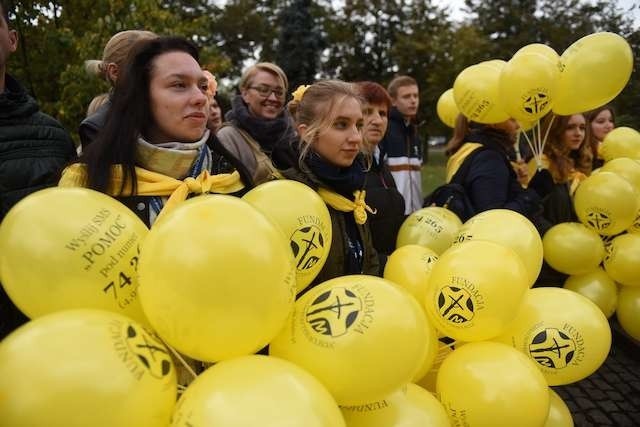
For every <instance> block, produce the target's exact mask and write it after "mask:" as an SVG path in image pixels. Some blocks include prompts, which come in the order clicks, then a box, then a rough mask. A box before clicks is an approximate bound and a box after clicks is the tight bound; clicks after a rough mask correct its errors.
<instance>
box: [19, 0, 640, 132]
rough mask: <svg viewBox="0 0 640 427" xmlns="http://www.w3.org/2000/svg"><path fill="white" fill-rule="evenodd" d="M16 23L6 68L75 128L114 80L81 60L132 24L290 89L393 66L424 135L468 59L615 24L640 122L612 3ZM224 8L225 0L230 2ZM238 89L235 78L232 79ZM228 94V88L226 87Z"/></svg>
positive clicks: (627, 32) (319, 5)
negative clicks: (411, 92)
mask: <svg viewBox="0 0 640 427" xmlns="http://www.w3.org/2000/svg"><path fill="white" fill-rule="evenodd" d="M12 3H13V5H14V6H15V8H14V13H13V15H12V19H11V25H12V27H13V28H15V29H17V30H18V32H19V34H20V42H19V49H18V52H16V53H15V54H14V55H13V56H12V57H11V59H10V60H9V65H8V70H9V72H10V73H11V74H13V75H15V76H16V77H17V78H18V79H19V80H20V81H22V82H23V84H24V85H25V86H26V87H27V88H28V89H29V90H30V91H31V92H32V93H33V94H34V95H35V96H36V98H37V99H38V101H39V103H40V105H41V107H42V109H43V110H44V111H45V112H47V113H49V114H52V115H53V116H55V117H57V118H58V119H60V120H61V121H62V123H63V124H64V126H65V127H66V128H67V129H69V130H70V131H71V133H72V134H74V137H75V133H76V129H77V126H78V124H79V123H80V121H81V120H82V119H83V118H84V116H85V111H86V108H87V106H88V104H89V102H90V100H91V99H92V98H93V97H94V96H95V95H97V94H99V93H102V92H105V91H107V90H108V86H107V85H106V84H105V83H104V82H102V81H100V80H98V79H96V78H95V77H92V76H89V75H88V74H87V73H86V72H85V70H84V61H85V60H88V59H99V58H101V56H102V49H103V48H104V45H105V43H106V42H107V41H108V40H109V38H110V37H111V36H112V35H113V34H115V33H116V32H118V31H122V30H125V29H147V30H151V31H155V32H157V33H158V34H163V35H169V34H172V35H183V36H186V37H189V38H191V39H192V40H193V41H194V42H196V44H198V45H199V46H200V48H201V62H202V65H203V67H205V68H207V69H209V70H210V71H212V72H213V73H214V74H215V75H216V76H218V77H219V78H222V79H223V82H233V81H234V80H236V79H237V78H238V77H239V76H240V73H241V71H242V69H243V68H244V67H246V66H247V65H248V64H249V63H252V62H255V61H259V60H264V61H274V62H276V63H279V64H280V65H281V66H283V67H284V68H285V70H287V72H288V74H289V77H290V78H291V80H292V82H291V83H292V84H291V85H292V87H293V88H295V85H297V84H298V83H308V82H310V81H311V80H312V79H313V77H314V76H318V75H320V76H322V77H323V78H341V79H344V80H373V81H378V82H380V83H382V84H386V83H388V82H389V80H390V79H391V78H392V77H393V76H394V75H396V74H399V73H402V74H409V75H412V76H413V77H415V78H416V80H417V81H418V84H419V86H420V89H421V103H420V104H421V105H420V112H419V115H420V118H421V120H422V121H423V122H424V123H425V126H426V127H423V128H421V129H422V130H421V132H427V133H429V134H433V135H446V134H447V133H448V132H449V130H448V129H447V128H445V127H444V125H442V124H441V123H440V121H439V120H438V118H437V116H436V113H435V105H436V102H437V100H438V97H439V96H440V94H441V93H442V92H444V91H445V90H446V89H448V88H450V87H451V86H452V85H453V82H454V79H455V77H456V75H457V74H458V73H459V72H460V71H462V70H463V69H464V68H465V67H467V66H469V65H471V64H474V63H477V62H480V61H483V60H487V59H492V58H501V59H506V60H508V59H509V58H510V57H511V55H513V53H514V52H515V51H516V50H518V49H519V48H521V47H522V46H525V45H527V44H530V43H535V42H538V43H547V44H549V45H550V46H552V47H553V48H555V49H556V51H558V53H562V51H564V49H566V48H567V47H568V46H569V45H570V44H571V43H573V42H574V41H576V40H577V39H579V38H580V37H582V36H584V35H587V34H590V33H593V32H596V31H612V32H615V33H618V34H620V35H622V36H623V37H625V38H626V39H627V41H628V42H629V43H630V45H631V46H632V50H633V53H634V57H635V58H636V64H635V69H634V74H633V75H632V77H631V80H630V82H629V84H628V86H627V87H626V88H625V90H624V91H623V92H622V94H621V95H620V96H619V97H618V98H617V99H616V100H615V103H614V104H615V107H617V112H618V119H619V120H618V121H619V124H621V125H622V124H624V125H627V126H632V127H635V128H640V114H639V113H638V105H640V75H639V74H638V70H637V68H638V65H637V59H638V58H640V32H639V31H638V29H639V28H638V24H637V23H635V22H634V21H633V20H632V19H630V17H631V15H630V14H629V13H628V12H627V11H624V10H621V9H619V8H618V7H617V6H616V4H615V3H614V2H610V1H608V0H591V1H585V0H466V5H467V9H468V12H469V18H468V19H466V20H465V21H463V22H454V21H452V20H451V19H450V17H449V11H448V10H447V9H446V8H443V7H440V6H437V5H436V4H435V3H434V0H425V1H410V0H388V1H385V0H366V1H365V0H346V1H344V2H342V3H337V2H333V1H331V0H316V1H313V0H228V1H226V2H224V3H222V2H213V1H211V0H129V1H125V0H105V1H99V2H96V1H88V0H48V1H26V0H15V1H13V2H12ZM221 3H222V5H221V6H218V5H219V4H221ZM229 86H230V85H229ZM221 90H222V91H223V92H224V93H225V94H227V95H229V94H230V91H231V90H232V88H231V87H226V88H225V87H221Z"/></svg>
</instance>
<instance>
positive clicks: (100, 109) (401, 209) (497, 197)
mask: <svg viewBox="0 0 640 427" xmlns="http://www.w3.org/2000/svg"><path fill="white" fill-rule="evenodd" d="M0 21H1V22H0V53H1V56H0V86H1V88H2V93H1V94H0V114H2V116H3V121H2V133H0V159H1V160H2V162H0V220H2V218H3V217H4V216H5V215H6V213H7V212H8V211H9V209H11V207H12V206H13V205H14V204H16V203H17V202H18V201H19V200H20V199H22V198H24V197H26V196H27V195H28V194H30V193H33V192H35V191H38V190H40V189H42V188H44V187H47V186H55V185H60V186H67V187H69V186H78V187H86V188H91V189H93V190H97V191H99V192H103V193H106V194H109V195H111V196H113V197H115V198H117V199H118V200H120V201H121V202H122V203H124V204H125V205H126V206H128V207H129V208H130V209H131V210H132V211H134V212H135V213H136V214H137V215H138V216H139V217H140V218H141V219H142V220H143V221H144V222H145V223H146V224H147V225H148V226H151V225H152V224H153V223H154V221H156V219H157V218H158V216H159V215H160V214H161V212H162V209H163V206H164V204H165V203H166V200H167V198H168V197H169V196H170V195H171V187H170V186H150V185H149V184H150V183H162V182H176V180H177V181H181V180H184V179H186V178H188V177H193V178H196V177H198V176H201V174H203V173H204V172H206V173H208V174H211V175H223V174H224V175H225V177H226V181H225V184H224V185H222V186H220V187H215V186H214V187H213V188H212V190H211V192H214V193H222V194H232V195H237V196H240V195H242V194H244V193H246V192H247V191H249V190H250V189H252V188H254V187H255V186H257V185H260V184H262V183H265V182H268V181H271V180H275V179H292V180H296V181H299V182H302V183H304V184H306V185H307V186H309V187H310V188H312V189H314V190H315V191H317V192H318V194H319V195H320V197H322V199H323V200H324V201H325V202H326V204H327V207H328V209H329V212H330V216H331V224H332V227H333V241H332V242H331V251H330V254H329V256H328V259H327V262H326V263H325V265H324V268H323V269H322V271H321V272H320V274H319V275H318V276H317V278H316V279H315V281H314V282H313V284H317V283H320V282H322V281H325V280H328V279H331V278H334V277H338V276H343V275H348V274H371V275H378V276H380V275H382V272H383V270H384V265H385V262H386V258H387V257H388V256H389V255H390V254H391V253H392V252H393V250H394V249H395V243H396V235H397V233H398V230H399V228H400V226H401V224H402V222H403V221H404V219H405V218H406V216H407V215H409V214H411V213H412V212H414V211H416V210H418V209H420V208H422V207H423V194H422V179H421V170H422V167H423V152H422V147H423V145H422V141H421V139H420V137H419V134H418V128H417V122H416V114H417V111H418V106H419V86H418V83H417V82H416V81H415V80H414V79H413V78H411V77H409V76H403V75H400V76H397V77H395V78H394V79H393V80H392V81H391V82H390V83H389V85H388V87H387V89H385V88H384V87H383V86H381V85H380V84H379V83H376V82H371V81H359V82H343V81H338V80H325V81H318V82H309V86H305V87H300V88H297V90H295V91H292V89H295V88H290V87H289V85H288V79H287V76H286V74H285V72H284V71H283V70H282V69H281V68H280V67H279V66H277V65H276V64H273V63H268V62H261V63H257V64H255V65H252V66H250V67H248V68H247V69H246V70H244V72H243V74H242V76H241V78H240V81H239V85H238V94H237V95H236V96H235V97H234V98H233V99H232V102H231V109H230V110H229V111H227V112H226V114H224V118H223V115H222V111H221V110H220V106H219V105H220V103H219V102H218V101H219V99H218V98H217V95H216V86H217V83H216V81H215V78H214V77H213V76H212V75H211V74H210V73H209V72H207V71H205V70H202V69H201V66H200V64H199V62H198V61H199V55H198V49H197V47H196V46H195V45H194V44H193V43H192V42H190V41H189V40H187V39H184V38H179V37H164V36H158V35H156V34H154V33H151V32H148V31H135V30H131V31H123V32H120V33H118V34H116V35H114V36H113V37H112V38H111V40H109V42H108V43H107V45H106V46H105V49H104V55H103V58H102V60H100V61H88V62H87V70H88V71H89V72H91V73H94V74H96V75H98V76H99V77H100V78H103V79H104V80H106V81H107V82H108V83H109V84H110V86H111V90H110V91H109V93H108V94H103V95H100V96H98V97H96V98H95V99H94V100H93V101H92V102H91V104H90V105H89V106H88V114H87V117H86V118H85V119H84V120H83V121H82V123H80V124H79V129H78V134H79V137H80V142H81V144H80V145H79V146H78V148H76V147H74V144H73V142H72V139H71V137H70V135H69V133H68V131H67V130H65V129H63V128H62V126H61V125H60V124H59V123H58V122H57V121H55V120H54V119H52V118H51V117H49V116H47V115H45V114H43V113H42V112H40V111H39V110H38V106H37V104H36V102H35V101H34V100H33V99H32V98H31V97H30V96H29V95H28V94H27V92H26V90H25V89H24V88H23V87H22V86H21V85H20V83H19V82H18V81H16V80H15V79H13V78H12V77H11V76H10V75H9V74H7V72H6V70H7V63H8V59H9V57H10V55H11V53H13V52H15V50H16V47H17V43H18V39H17V33H16V31H15V30H13V29H11V28H10V26H9V20H8V15H7V11H6V10H3V11H2V19H1V20H0ZM292 92H293V93H292ZM291 98H292V99H291ZM289 99H290V101H289V102H287V101H288V100H289ZM542 123H543V124H542V126H543V133H548V135H549V141H548V143H547V144H546V146H545V150H544V159H543V162H542V164H540V165H538V164H537V163H536V162H535V160H531V163H530V165H529V167H527V165H526V162H528V161H529V160H530V159H529V158H527V156H524V158H519V159H517V160H516V161H512V160H514V156H513V152H514V149H515V144H516V135H517V133H518V131H519V126H518V123H517V122H516V121H515V120H512V119H511V120H507V121H505V122H502V123H498V124H491V125H487V124H480V123H474V122H470V121H468V120H467V119H466V118H465V117H464V116H462V115H460V116H459V117H458V120H457V124H456V128H455V130H454V134H453V137H452V138H451V140H450V141H449V144H448V145H447V149H446V150H447V154H448V155H449V162H448V167H447V180H448V181H450V180H451V179H452V178H453V177H454V176H455V175H456V173H457V172H459V171H461V170H462V169H461V167H462V165H463V164H465V163H466V164H467V166H466V167H465V168H464V172H465V176H464V177H462V178H461V182H462V183H463V186H464V188H465V190H466V192H467V194H468V195H469V198H470V200H471V202H472V204H473V207H474V210H475V211H476V212H482V211H485V210H489V209H495V208H504V209H511V210H514V211H516V212H519V213H521V214H522V215H524V216H526V217H527V218H529V219H530V220H531V221H532V222H533V223H534V224H535V225H536V227H537V228H538V230H539V231H540V233H541V234H543V233H544V232H545V231H546V230H547V229H548V228H549V227H550V226H551V225H553V224H557V223H559V222H564V221H571V220H575V212H573V208H572V204H571V194H572V192H573V191H574V190H575V186H576V183H577V182H579V181H580V180H581V179H583V178H584V177H586V176H587V175H589V174H590V173H591V172H592V170H593V169H594V168H597V167H599V165H601V164H602V160H601V159H600V157H599V155H598V147H599V144H600V143H601V142H602V140H603V138H604V136H605V135H606V134H607V132H609V131H610V130H611V129H612V128H613V126H614V113H613V111H612V109H611V108H610V107H608V106H607V107H602V108H600V109H598V110H595V111H591V112H585V113H584V114H576V115H572V116H569V117H563V116H553V115H550V116H548V117H546V118H545V119H544V120H543V122H542ZM518 157H520V156H518ZM149 188H162V190H161V191H155V192H154V191H153V190H148V189H149ZM167 188H169V190H167ZM142 189H145V191H142ZM357 207H360V208H363V209H357ZM363 210H364V212H366V213H368V214H367V215H357V214H356V212H362V211H363ZM313 284H312V285H313ZM546 284H547V285H549V284H554V285H557V286H561V285H562V283H561V282H560V283H546ZM24 321H26V319H25V318H24V317H23V316H22V315H21V314H20V313H19V311H18V310H17V309H16V308H15V307H12V306H11V302H10V300H9V299H8V297H7V296H6V295H4V294H3V295H1V298H0V322H1V325H0V326H1V327H0V332H1V333H0V338H1V337H3V336H4V335H6V334H7V333H9V332H10V331H11V330H13V329H15V328H16V327H17V326H19V325H20V324H21V323H23V322H24Z"/></svg>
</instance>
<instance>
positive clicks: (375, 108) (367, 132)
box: [364, 104, 389, 145]
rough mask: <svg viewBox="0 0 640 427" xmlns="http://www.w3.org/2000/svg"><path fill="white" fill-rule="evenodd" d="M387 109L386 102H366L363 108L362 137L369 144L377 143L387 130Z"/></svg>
mask: <svg viewBox="0 0 640 427" xmlns="http://www.w3.org/2000/svg"><path fill="white" fill-rule="evenodd" d="M388 123H389V109H388V108H387V105H386V104H367V105H366V107H365V108H364V137H365V140H366V141H367V142H368V143H369V144H371V145H378V144H379V143H380V141H382V138H384V134H385V133H386V132H387V124H388Z"/></svg>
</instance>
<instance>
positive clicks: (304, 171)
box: [282, 80, 379, 285]
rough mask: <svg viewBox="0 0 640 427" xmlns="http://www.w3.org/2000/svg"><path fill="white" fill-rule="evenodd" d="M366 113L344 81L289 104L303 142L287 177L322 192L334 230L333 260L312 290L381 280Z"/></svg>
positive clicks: (317, 87) (299, 94) (314, 88)
mask: <svg viewBox="0 0 640 427" xmlns="http://www.w3.org/2000/svg"><path fill="white" fill-rule="evenodd" d="M362 107H363V104H362V100H361V98H360V96H359V95H358V92H357V91H356V90H355V88H354V87H353V85H351V84H349V83H345V82H342V81H338V80H327V81H321V82H318V83H314V84H312V85H311V86H309V87H308V88H306V90H298V91H296V94H295V96H294V99H293V101H291V102H290V103H289V111H291V114H292V116H293V117H294V118H295V122H296V128H297V130H298V133H299V135H300V138H299V142H298V144H297V147H294V150H295V154H296V155H297V161H293V162H292V164H291V165H289V166H290V167H289V168H288V169H285V170H282V174H283V175H284V176H285V177H286V178H289V179H294V180H296V181H300V182H302V183H304V184H306V185H308V186H309V187H311V188H313V189H314V190H316V191H317V192H318V194H319V195H320V197H322V198H323V200H324V201H325V203H326V204H327V207H328V209H329V214H330V216H331V226H332V229H333V233H332V241H331V250H330V252H329V256H328V258H327V261H326V263H325V265H324V267H323V268H322V271H321V272H320V273H319V274H318V276H317V277H316V279H315V280H314V282H313V283H312V285H314V284H318V283H321V282H323V281H325V280H329V279H332V278H334V277H339V276H344V275H348V274H371V275H379V268H378V265H379V264H378V255H377V253H376V250H375V248H374V246H373V242H372V239H371V232H370V229H369V224H368V222H367V218H368V215H371V214H374V212H375V210H374V209H373V207H369V206H367V205H366V203H365V192H364V191H363V189H364V185H365V176H366V169H367V166H366V163H367V162H366V160H365V159H364V158H363V155H362V154H361V152H360V150H361V149H362V144H363V137H362V128H363V122H364V118H363V114H362ZM291 157H292V158H293V157H295V156H291Z"/></svg>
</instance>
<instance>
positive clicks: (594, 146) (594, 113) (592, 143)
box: [584, 104, 616, 159]
mask: <svg viewBox="0 0 640 427" xmlns="http://www.w3.org/2000/svg"><path fill="white" fill-rule="evenodd" d="M606 110H609V112H610V113H611V120H613V123H614V124H615V122H616V112H615V111H614V110H613V107H612V106H611V105H609V104H606V105H603V106H602V107H598V108H596V109H594V110H591V111H587V112H586V113H584V118H585V120H586V121H587V137H586V140H587V142H588V143H589V147H590V148H591V152H592V154H593V158H594V159H597V158H598V145H600V142H602V141H598V140H597V139H596V137H595V135H594V134H593V129H592V128H591V124H592V123H593V121H594V120H595V119H596V117H598V114H600V113H602V112H603V111H606Z"/></svg>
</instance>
